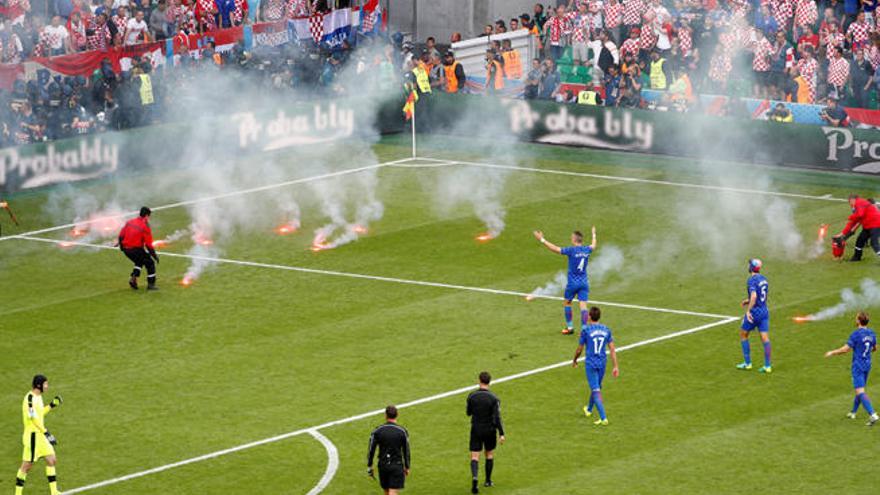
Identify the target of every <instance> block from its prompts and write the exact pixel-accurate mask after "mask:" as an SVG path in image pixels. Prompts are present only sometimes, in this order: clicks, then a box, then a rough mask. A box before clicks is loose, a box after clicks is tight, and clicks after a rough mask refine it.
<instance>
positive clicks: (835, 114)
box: [819, 96, 849, 127]
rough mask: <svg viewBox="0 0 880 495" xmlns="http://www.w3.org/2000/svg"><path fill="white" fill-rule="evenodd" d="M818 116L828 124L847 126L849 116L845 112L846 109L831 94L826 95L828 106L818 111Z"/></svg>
mask: <svg viewBox="0 0 880 495" xmlns="http://www.w3.org/2000/svg"><path fill="white" fill-rule="evenodd" d="M819 117H821V118H822V120H823V121H825V122H826V123H827V124H828V125H830V126H833V127H849V116H848V115H847V114H846V110H844V109H843V108H842V107H841V106H840V105H839V104H838V102H837V98H834V97H833V96H829V97H828V106H827V107H825V108H823V109H822V111H821V112H819Z"/></svg>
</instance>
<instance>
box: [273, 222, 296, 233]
mask: <svg viewBox="0 0 880 495" xmlns="http://www.w3.org/2000/svg"><path fill="white" fill-rule="evenodd" d="M298 230H299V222H296V221H290V222H287V223H285V224H281V225H279V226H277V227H275V233H276V234H278V235H288V234H295V233H296V232H297V231H298Z"/></svg>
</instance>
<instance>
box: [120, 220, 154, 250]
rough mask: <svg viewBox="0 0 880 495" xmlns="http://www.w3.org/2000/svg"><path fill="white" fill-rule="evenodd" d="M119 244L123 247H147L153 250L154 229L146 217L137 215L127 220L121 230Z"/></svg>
mask: <svg viewBox="0 0 880 495" xmlns="http://www.w3.org/2000/svg"><path fill="white" fill-rule="evenodd" d="M119 245H120V246H122V248H123V249H138V248H141V249H143V248H144V247H146V248H147V249H149V250H150V251H152V250H153V231H152V230H151V229H150V223H149V222H148V221H147V218H146V217H137V218H134V219H131V220H129V221H128V222H125V226H124V227H122V230H121V231H119Z"/></svg>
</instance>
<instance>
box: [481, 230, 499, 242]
mask: <svg viewBox="0 0 880 495" xmlns="http://www.w3.org/2000/svg"><path fill="white" fill-rule="evenodd" d="M494 238H495V236H494V235H492V234H490V233H488V232H483V233H482V234H480V235H478V236H477V240H478V241H480V242H489V241H491V240H492V239H494Z"/></svg>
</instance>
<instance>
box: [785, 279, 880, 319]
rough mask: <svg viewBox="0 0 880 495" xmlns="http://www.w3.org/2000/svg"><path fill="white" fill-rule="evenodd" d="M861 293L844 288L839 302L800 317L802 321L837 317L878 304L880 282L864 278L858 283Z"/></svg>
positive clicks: (879, 303) (879, 300) (879, 302)
mask: <svg viewBox="0 0 880 495" xmlns="http://www.w3.org/2000/svg"><path fill="white" fill-rule="evenodd" d="M859 287H860V289H861V293H859V292H856V291H855V290H853V289H850V288H846V289H843V290H842V291H840V302H839V303H837V304H835V305H834V306H830V307H827V308H824V309H822V310H820V311H818V312H816V313H813V314H811V315H807V316H805V317H802V318H801V320H802V321H822V320H830V319H832V318H837V317H838V316H842V315H844V314H846V313H848V312H851V311H861V310H863V309H866V308H869V307H874V306H880V284H878V283H877V282H876V281H875V280H872V279H869V278H866V279H864V280H862V283H861V284H860V286H859Z"/></svg>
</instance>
